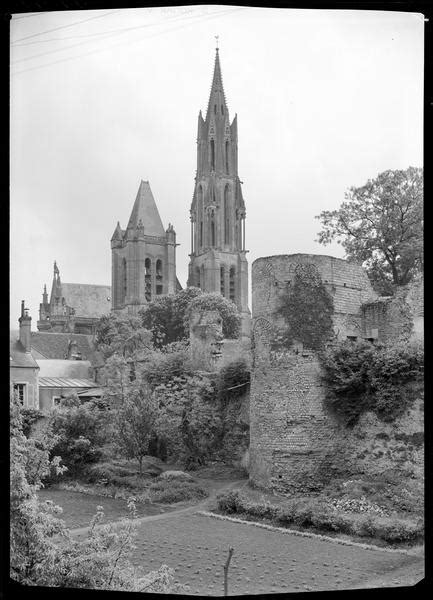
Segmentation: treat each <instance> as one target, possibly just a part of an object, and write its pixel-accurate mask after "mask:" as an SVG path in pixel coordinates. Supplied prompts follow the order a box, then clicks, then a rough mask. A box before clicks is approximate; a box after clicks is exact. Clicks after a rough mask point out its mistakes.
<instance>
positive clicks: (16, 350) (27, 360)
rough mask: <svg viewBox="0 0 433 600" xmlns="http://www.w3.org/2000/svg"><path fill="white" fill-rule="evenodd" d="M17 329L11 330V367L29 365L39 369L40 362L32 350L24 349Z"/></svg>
mask: <svg viewBox="0 0 433 600" xmlns="http://www.w3.org/2000/svg"><path fill="white" fill-rule="evenodd" d="M18 335H19V333H18V332H17V331H11V332H10V340H9V357H10V360H9V364H10V366H11V367H27V368H31V369H39V366H38V363H37V362H36V361H35V359H34V358H33V356H32V355H31V353H30V352H26V351H25V350H24V347H23V345H22V344H21V342H20V341H19V339H18Z"/></svg>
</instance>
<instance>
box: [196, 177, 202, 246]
mask: <svg viewBox="0 0 433 600" xmlns="http://www.w3.org/2000/svg"><path fill="white" fill-rule="evenodd" d="M197 209H198V215H197V216H198V221H199V222H200V231H199V240H198V245H199V247H200V248H201V247H202V246H203V188H202V187H201V185H200V186H199V188H198V203H197Z"/></svg>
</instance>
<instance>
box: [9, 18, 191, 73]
mask: <svg viewBox="0 0 433 600" xmlns="http://www.w3.org/2000/svg"><path fill="white" fill-rule="evenodd" d="M191 16H192V17H196V16H197V15H191ZM185 18H187V17H183V16H182V17H179V16H177V17H172V18H171V19H168V20H167V21H168V22H169V23H171V22H173V21H179V20H181V21H182V20H183V19H185ZM162 23H163V21H161V22H158V21H157V22H156V23H144V24H143V25H137V26H135V27H127V28H122V29H117V30H116V29H115V30H112V31H111V32H105V35H104V33H93V34H87V35H88V36H89V35H90V36H94V35H102V36H103V37H100V38H99V39H98V40H96V41H99V40H105V39H108V38H109V37H113V36H115V35H121V34H122V33H124V32H125V31H132V30H135V29H143V28H144V27H152V26H154V25H157V26H158V25H160V24H162ZM93 41H95V40H87V41H84V42H80V43H78V44H72V46H66V47H63V48H56V49H54V50H48V51H47V52H41V53H39V54H33V55H32V56H27V57H25V58H19V59H18V60H14V61H13V62H12V63H11V65H16V64H18V63H21V62H27V61H29V60H33V59H34V58H39V57H41V56H47V55H49V54H54V53H56V52H63V51H64V50H72V48H78V47H79V46H84V44H91V43H92V42H93Z"/></svg>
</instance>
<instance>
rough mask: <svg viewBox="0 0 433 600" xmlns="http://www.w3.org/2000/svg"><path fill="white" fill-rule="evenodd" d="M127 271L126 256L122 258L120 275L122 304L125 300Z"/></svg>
mask: <svg viewBox="0 0 433 600" xmlns="http://www.w3.org/2000/svg"><path fill="white" fill-rule="evenodd" d="M127 275H128V274H127V271H126V258H124V259H123V261H122V277H123V281H122V304H123V303H124V302H125V300H126V293H127V291H128V279H127Z"/></svg>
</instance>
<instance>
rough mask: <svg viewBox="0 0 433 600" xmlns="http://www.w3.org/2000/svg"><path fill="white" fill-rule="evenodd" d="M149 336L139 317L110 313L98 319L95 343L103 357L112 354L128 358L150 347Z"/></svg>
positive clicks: (150, 335) (149, 333)
mask: <svg viewBox="0 0 433 600" xmlns="http://www.w3.org/2000/svg"><path fill="white" fill-rule="evenodd" d="M151 337H152V334H151V332H150V331H147V330H146V329H144V328H143V325H142V322H141V318H140V317H136V316H134V315H121V314H115V313H111V314H110V315H105V316H103V317H101V319H100V320H99V322H98V326H97V328H96V336H95V344H96V347H97V349H98V350H99V351H100V352H102V354H103V355H104V358H105V359H107V358H109V357H110V356H112V355H113V354H118V355H121V356H123V357H125V358H128V357H131V356H133V355H135V354H136V353H137V352H145V351H147V350H149V349H151V348H152V340H151Z"/></svg>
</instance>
